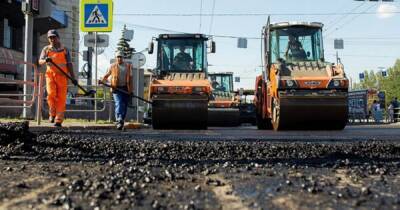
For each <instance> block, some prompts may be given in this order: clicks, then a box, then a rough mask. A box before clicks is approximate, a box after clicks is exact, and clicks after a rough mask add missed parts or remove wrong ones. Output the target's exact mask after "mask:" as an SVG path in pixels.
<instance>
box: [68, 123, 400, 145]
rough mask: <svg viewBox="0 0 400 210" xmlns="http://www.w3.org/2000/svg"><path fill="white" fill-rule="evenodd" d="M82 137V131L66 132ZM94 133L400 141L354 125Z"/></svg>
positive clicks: (399, 131) (376, 128) (391, 128)
mask: <svg viewBox="0 0 400 210" xmlns="http://www.w3.org/2000/svg"><path fill="white" fill-rule="evenodd" d="M65 132H70V133H77V134H82V132H85V131H82V130H79V131H76V130H75V131H74V130H65ZM90 132H91V133H92V134H95V133H97V134H101V135H110V136H111V135H115V134H116V133H118V135H121V136H127V135H129V136H132V137H138V138H140V139H142V138H143V139H148V140H209V141H212V140H233V141H238V140H268V141H281V140H289V141H305V140H306V141H344V140H349V141H351V140H360V141H363V140H400V124H392V125H351V126H347V127H346V128H345V129H344V130H341V131H280V132H275V131H272V130H257V128H256V127H253V126H242V127H235V128H233V127H228V128H223V127H210V128H209V129H208V130H200V131H199V130H153V129H139V130H126V131H124V132H120V131H116V130H114V129H110V130H97V131H90Z"/></svg>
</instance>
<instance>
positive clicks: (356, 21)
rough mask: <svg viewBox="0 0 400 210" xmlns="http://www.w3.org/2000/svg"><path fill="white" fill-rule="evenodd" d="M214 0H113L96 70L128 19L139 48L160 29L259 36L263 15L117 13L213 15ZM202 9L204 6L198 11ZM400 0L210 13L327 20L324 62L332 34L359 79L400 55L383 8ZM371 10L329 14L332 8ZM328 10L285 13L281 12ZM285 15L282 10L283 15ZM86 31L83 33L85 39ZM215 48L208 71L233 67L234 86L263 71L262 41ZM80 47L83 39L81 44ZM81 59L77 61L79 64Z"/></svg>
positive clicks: (394, 20)
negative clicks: (107, 43) (106, 39)
mask: <svg viewBox="0 0 400 210" xmlns="http://www.w3.org/2000/svg"><path fill="white" fill-rule="evenodd" d="M213 3H214V0H168V1H165V0H146V1H137V0H114V14H115V15H114V26H113V32H111V33H109V34H110V42H111V43H110V47H109V48H107V49H106V50H105V52H104V53H103V54H101V55H99V58H98V60H99V65H98V69H99V71H98V75H99V76H102V75H104V72H105V69H106V68H107V66H108V65H109V60H110V59H111V58H112V57H113V54H114V51H115V48H116V44H117V42H118V39H119V38H120V36H121V29H122V28H123V25H124V24H126V25H127V28H128V29H133V30H134V31H135V35H134V39H133V40H132V41H131V42H130V44H131V46H132V47H134V48H136V50H137V51H140V50H143V49H144V48H146V47H147V46H148V43H149V41H150V40H151V38H152V37H155V36H157V35H158V34H160V33H168V32H166V31H163V30H160V29H168V30H171V31H178V32H188V33H199V32H201V33H205V34H215V35H228V36H235V37H260V33H261V28H262V26H263V25H265V23H266V20H267V15H261V16H260V15H254V16H249V15H246V16H214V17H213V18H212V17H211V16H202V17H201V18H200V16H183V17H182V16H138V15H129V16H128V15H121V14H199V13H200V11H201V13H202V14H211V13H212V8H213ZM200 8H202V9H201V10H200ZM399 8H400V1H396V0H395V2H394V3H390V4H386V5H382V4H381V3H374V2H360V1H352V0H335V1H328V0H303V1H295V0H279V1H277V0H248V1H237V0H215V7H214V14H277V15H272V16H271V21H272V22H281V21H313V22H322V23H324V25H325V30H326V31H324V45H325V57H326V60H327V61H330V62H335V53H336V51H335V50H334V48H333V41H334V39H335V38H343V39H344V49H343V50H340V51H339V56H340V57H341V58H342V63H343V64H344V66H345V71H346V73H347V75H348V76H349V77H351V78H352V79H353V81H354V80H358V78H357V77H358V73H360V72H362V71H363V70H367V69H368V70H375V71H378V68H379V67H390V66H392V65H393V64H394V62H395V60H396V58H400V27H399V26H400V15H399V14H398V13H396V14H393V13H391V14H385V13H384V12H385V11H400V9H399ZM347 12H351V13H360V12H361V13H363V12H368V13H375V12H379V13H378V14H364V15H358V14H355V15H354V14H352V15H343V14H342V15H332V13H347ZM327 13H328V14H331V15H284V14H327ZM282 14H283V15H282ZM83 35H84V33H81V39H83ZM214 41H216V44H217V52H216V53H215V54H209V56H208V60H209V64H211V66H210V67H209V71H211V72H212V71H219V72H221V71H232V72H234V73H235V76H240V77H241V82H240V83H235V88H241V87H243V88H254V87H253V86H254V81H255V77H256V76H257V75H259V74H260V73H261V69H260V68H259V66H260V65H261V49H260V40H258V39H248V48H247V49H239V48H237V47H236V46H237V39H235V38H218V37H216V38H214ZM80 50H83V43H82V46H81V49H80ZM145 55H146V60H147V62H146V65H145V67H148V68H152V67H154V66H155V62H156V58H155V57H154V55H148V54H145ZM82 63H83V62H82V61H81V63H80V64H81V65H82Z"/></svg>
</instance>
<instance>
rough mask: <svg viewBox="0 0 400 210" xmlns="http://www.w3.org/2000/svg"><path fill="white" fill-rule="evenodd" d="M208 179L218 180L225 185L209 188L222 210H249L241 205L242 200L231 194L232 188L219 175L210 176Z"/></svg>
mask: <svg viewBox="0 0 400 210" xmlns="http://www.w3.org/2000/svg"><path fill="white" fill-rule="evenodd" d="M210 178H212V179H218V180H220V181H221V182H222V183H224V184H225V185H224V186H216V187H212V188H211V189H212V191H213V192H214V193H215V195H216V197H217V199H218V201H219V203H220V204H221V206H222V209H223V210H239V209H241V210H249V208H248V207H247V206H245V205H244V204H243V202H242V199H241V198H240V197H239V196H236V195H234V194H233V193H232V192H233V189H232V186H231V184H229V183H228V181H227V180H226V179H224V178H223V177H222V176H220V175H212V176H210Z"/></svg>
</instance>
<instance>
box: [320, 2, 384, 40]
mask: <svg viewBox="0 0 400 210" xmlns="http://www.w3.org/2000/svg"><path fill="white" fill-rule="evenodd" d="M376 6H377V5H376V4H372V5H371V6H370V7H368V8H367V9H366V10H364V11H365V12H367V11H368V10H370V9H371V8H373V7H376ZM360 16H361V15H356V16H353V17H352V18H351V19H349V20H348V21H346V22H344V23H343V24H341V25H339V26H338V27H336V28H335V29H333V30H331V31H330V32H329V33H327V34H326V35H325V37H329V35H331V34H332V33H334V32H336V31H338V30H339V29H341V28H342V27H344V26H346V25H348V24H349V23H350V22H352V21H354V20H355V19H357V18H358V17H360Z"/></svg>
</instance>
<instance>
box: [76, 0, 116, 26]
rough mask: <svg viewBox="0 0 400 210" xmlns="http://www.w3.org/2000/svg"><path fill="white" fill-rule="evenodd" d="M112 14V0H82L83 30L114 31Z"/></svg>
mask: <svg viewBox="0 0 400 210" xmlns="http://www.w3.org/2000/svg"><path fill="white" fill-rule="evenodd" d="M112 16H113V2H112V0H81V5H80V20H81V24H80V25H81V31H83V32H110V31H112Z"/></svg>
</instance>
